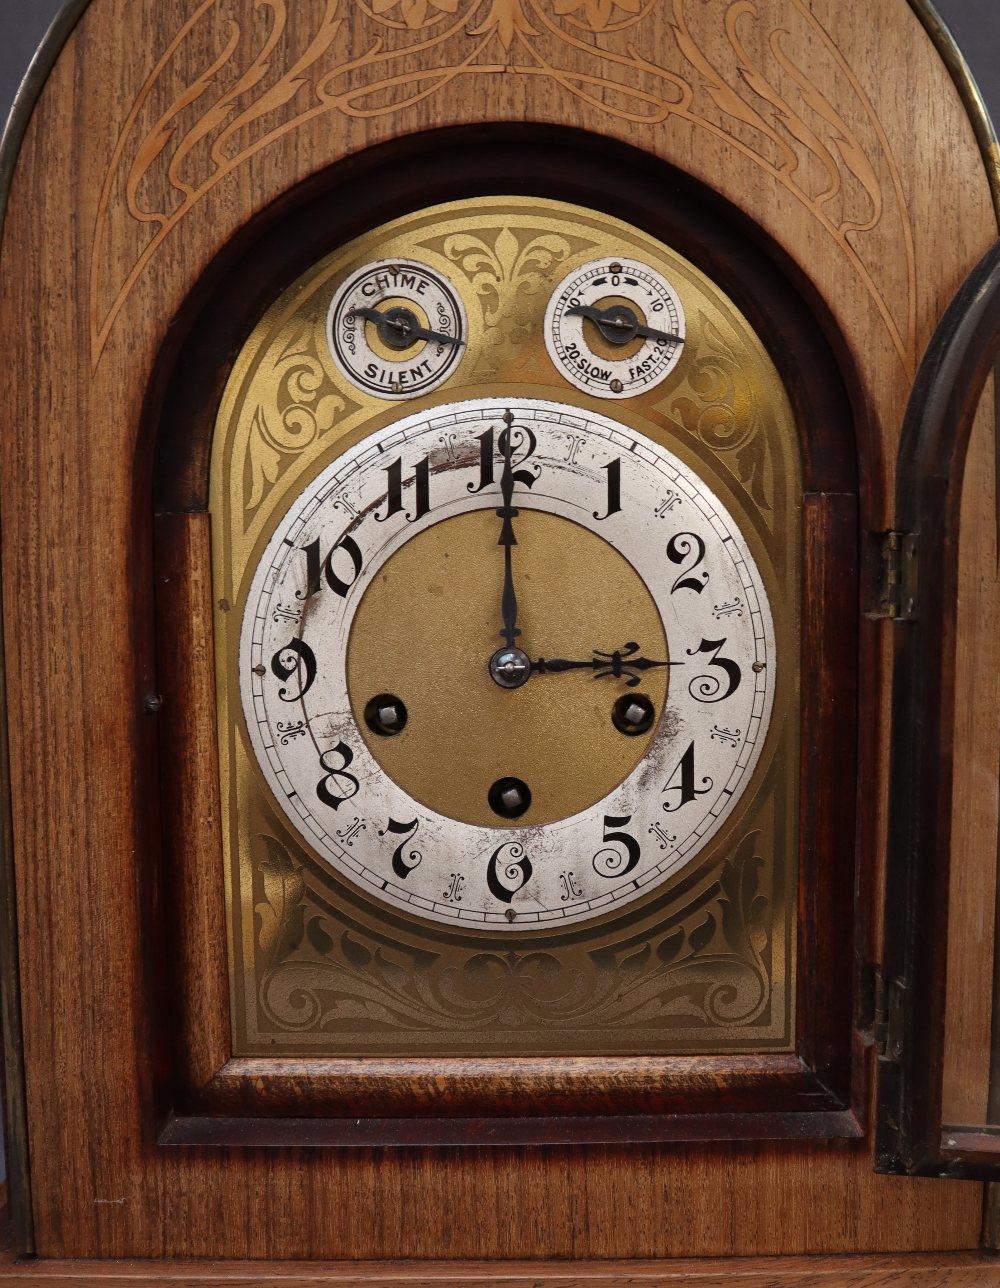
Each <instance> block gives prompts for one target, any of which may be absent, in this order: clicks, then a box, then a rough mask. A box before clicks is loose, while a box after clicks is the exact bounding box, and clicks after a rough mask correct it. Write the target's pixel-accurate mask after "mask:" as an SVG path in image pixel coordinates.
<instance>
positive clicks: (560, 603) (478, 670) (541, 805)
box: [239, 399, 776, 932]
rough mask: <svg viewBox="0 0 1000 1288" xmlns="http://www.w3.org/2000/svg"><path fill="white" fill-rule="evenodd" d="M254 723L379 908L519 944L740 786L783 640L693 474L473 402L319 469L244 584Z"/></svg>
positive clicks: (291, 815)
mask: <svg viewBox="0 0 1000 1288" xmlns="http://www.w3.org/2000/svg"><path fill="white" fill-rule="evenodd" d="M244 603H245V606H244V611H243V625H242V632H241V642H240V650H239V673H240V685H241V694H242V707H243V714H244V719H245V732H246V736H247V738H248V740H249V745H250V747H251V749H252V753H253V756H254V759H255V761H256V763H257V765H258V768H259V770H260V773H261V774H262V776H263V779H264V781H265V782H266V784H267V787H268V788H269V790H270V792H271V794H272V796H273V798H274V800H275V801H276V803H277V805H278V807H279V809H280V810H281V811H282V812H283V814H284V815H285V816H286V818H287V819H288V820H289V821H290V823H291V824H292V826H293V827H294V828H295V829H296V830H297V832H298V833H299V835H300V836H301V837H302V839H303V840H304V841H305V842H306V843H307V844H308V845H309V846H310V847H311V848H312V849H313V851H314V852H315V853H317V854H318V855H319V856H320V857H321V858H322V859H323V860H325V861H326V862H327V863H329V864H330V865H331V866H332V867H333V868H334V869H335V870H336V871H337V872H338V873H339V874H340V875H341V876H342V877H343V878H345V879H346V880H347V881H349V882H351V883H353V884H354V885H355V886H357V887H359V888H360V889H362V890H364V891H365V892H366V893H367V894H368V896H369V897H371V898H373V899H374V900H376V901H378V902H382V903H386V904H389V905H391V906H392V907H394V908H395V909H397V910H405V911H406V912H408V913H410V914H412V915H414V916H416V917H418V918H422V919H426V920H429V921H434V922H439V923H441V922H445V923H451V924H461V925H463V926H465V927H468V928H476V927H479V928H483V929H490V930H493V931H506V930H516V931H520V932H524V931H531V930H540V929H545V928H548V929H551V928H552V926H553V925H554V924H555V925H567V924H573V923H580V922H583V921H586V920H588V919H591V918H596V917H602V916H605V915H607V914H608V913H610V912H614V911H615V910H617V909H618V908H622V907H626V906H628V905H630V904H632V903H633V902H634V901H635V900H637V899H641V898H643V897H645V896H646V895H648V894H650V893H651V892H653V891H655V890H656V889H657V887H658V886H659V885H661V884H662V883H663V882H664V881H665V880H666V879H667V878H668V877H670V876H671V875H672V874H673V873H676V872H677V871H678V870H680V869H681V868H683V867H685V866H686V865H688V864H690V863H691V862H692V861H693V860H694V859H695V857H696V856H697V855H698V854H699V853H700V852H701V851H702V850H703V848H704V847H705V846H706V845H707V844H708V843H709V842H710V841H711V840H712V838H713V837H714V836H716V835H717V834H718V832H719V830H720V828H722V827H723V826H724V825H725V823H726V820H727V819H728V818H729V817H730V816H731V815H732V813H733V810H734V809H735V807H736V805H737V802H738V801H739V800H740V797H741V796H742V795H743V793H744V792H745V791H746V789H747V787H748V785H749V783H750V781H751V778H752V777H753V773H754V768H755V766H756V764H757V762H758V759H759V756H760V753H761V748H762V746H763V743H764V739H765V735H766V733H767V728H768V722H769V719H770V713H771V709H772V704H773V700H774V691H775V687H774V686H775V671H776V659H775V641H774V628H773V624H772V618H771V611H770V607H769V601H768V595H767V591H766V588H765V583H764V577H763V576H762V573H761V571H760V569H759V568H758V566H757V564H756V562H755V560H754V558H753V555H752V553H751V549H750V546H749V545H748V543H747V541H746V539H745V538H744V536H743V534H742V533H741V530H740V528H739V526H738V525H737V523H736V522H735V521H734V519H733V517H732V515H731V514H730V513H729V512H728V511H727V509H726V507H725V505H724V504H723V502H722V501H721V500H720V498H719V497H718V496H717V495H716V494H715V493H714V492H713V490H712V488H711V487H709V486H708V485H707V484H706V482H705V481H704V480H703V479H702V478H700V477H699V476H698V475H697V474H696V473H695V472H694V471H693V470H692V469H691V468H690V467H688V466H687V465H685V464H684V463H683V462H682V461H681V460H680V459H678V458H677V457H676V456H674V455H673V454H672V453H671V452H669V451H668V450H666V449H665V448H664V447H662V446H660V445H659V444H657V443H655V442H654V441H653V440H652V439H650V438H647V437H645V436H644V435H642V434H640V433H637V432H636V431H634V430H632V429H630V428H628V427H626V426H624V425H622V424H620V423H618V422H616V421H615V420H612V419H611V418H609V417H607V416H604V415H601V414H599V413H597V412H593V411H588V410H581V409H579V408H575V407H567V406H564V405H562V404H559V403H555V402H550V401H546V400H541V399H531V400H527V399H509V400H505V401H498V400H495V399H490V400H486V399H480V400H475V401H469V402H462V403H453V404H446V405H444V406H439V407H437V408H434V409H432V410H425V411H420V412H417V413H415V414H413V415H410V416H408V417H405V418H404V419H402V420H400V421H398V422H396V423H395V424H394V425H392V426H391V427H389V428H388V429H385V430H382V431H380V432H378V433H375V434H372V435H370V436H369V437H367V438H365V439H363V440H362V441H360V442H359V443H357V444H356V445H355V446H353V447H351V448H350V449H349V450H347V451H346V452H345V453H344V454H343V455H341V456H340V457H338V458H337V459H336V460H334V461H333V462H332V463H331V464H330V465H328V466H327V467H326V468H325V469H324V470H323V471H322V472H321V473H319V474H318V475H317V476H316V477H315V478H314V479H313V481H312V482H310V483H309V484H308V485H307V486H306V487H305V488H303V489H302V491H301V492H300V493H299V495H298V496H297V497H296V498H295V499H294V500H293V501H292V503H291V505H290V506H288V508H287V510H286V511H285V512H284V514H282V515H281V516H280V518H279V519H278V521H277V524H276V526H275V528H274V530H273V533H272V536H271V538H270V540H269V541H268V543H267V545H266V548H265V549H264V552H263V554H262V556H261V558H260V560H259V562H258V563H257V565H256V568H255V569H254V570H253V572H252V575H251V577H250V579H249V585H248V588H247V591H246V596H245V601H244Z"/></svg>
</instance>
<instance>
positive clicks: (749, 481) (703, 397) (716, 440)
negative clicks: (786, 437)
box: [668, 314, 771, 510]
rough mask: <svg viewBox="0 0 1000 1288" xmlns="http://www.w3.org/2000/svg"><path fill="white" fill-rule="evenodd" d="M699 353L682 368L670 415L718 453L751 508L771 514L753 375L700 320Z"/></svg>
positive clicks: (764, 438)
mask: <svg viewBox="0 0 1000 1288" xmlns="http://www.w3.org/2000/svg"><path fill="white" fill-rule="evenodd" d="M699 326H700V329H701V335H702V338H703V339H702V349H701V350H700V351H699V352H698V353H697V354H696V355H694V356H693V357H692V358H691V359H690V360H689V361H688V362H687V363H686V365H685V367H684V375H685V381H684V383H683V384H682V385H681V386H680V387H679V389H678V390H677V391H676V392H675V393H674V395H673V396H672V397H671V399H670V402H669V404H668V406H669V411H670V414H671V415H672V416H673V417H674V418H675V419H677V420H678V421H680V423H681V424H682V425H683V426H684V428H685V429H686V430H687V432H688V433H689V434H693V435H695V436H696V437H697V438H700V439H701V441H702V442H703V443H704V444H705V445H706V446H707V447H710V448H711V449H712V450H713V451H715V452H719V453H720V454H721V456H722V459H723V460H726V459H727V457H729V454H730V453H731V454H732V458H731V462H728V463H730V467H731V468H732V470H733V473H734V474H735V475H736V477H737V478H738V479H739V480H740V482H741V483H742V484H743V486H744V487H745V488H746V490H747V492H748V493H749V494H750V496H751V497H752V498H753V501H754V503H755V504H756V505H757V506H758V507H760V509H762V510H770V508H771V502H770V496H769V486H768V483H769V478H768V476H769V471H770V468H771V466H770V459H769V458H770V452H769V445H768V442H767V434H766V431H765V428H764V418H763V415H762V413H761V407H760V401H759V399H758V396H757V391H756V390H755V388H754V383H753V381H754V371H753V368H752V367H751V366H749V365H748V364H747V363H746V361H745V360H741V358H740V355H739V354H738V353H737V352H736V351H735V350H734V349H733V347H732V345H730V344H729V343H728V342H727V341H726V339H725V337H724V336H723V335H722V332H721V331H720V330H719V328H718V327H717V326H716V325H715V323H714V322H712V321H711V320H710V319H709V318H707V317H706V316H705V315H704V314H700V315H699Z"/></svg>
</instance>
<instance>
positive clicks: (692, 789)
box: [663, 742, 712, 814]
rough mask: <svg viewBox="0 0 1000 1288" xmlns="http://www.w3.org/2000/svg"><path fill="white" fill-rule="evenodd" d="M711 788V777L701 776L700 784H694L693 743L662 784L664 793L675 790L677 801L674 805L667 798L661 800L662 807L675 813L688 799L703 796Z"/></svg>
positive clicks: (691, 799)
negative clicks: (677, 780) (697, 785)
mask: <svg viewBox="0 0 1000 1288" xmlns="http://www.w3.org/2000/svg"><path fill="white" fill-rule="evenodd" d="M678 777H679V778H680V782H674V779H675V778H678ZM711 790H712V780H711V778H703V779H702V780H701V786H700V787H696V786H695V772H694V743H693V742H692V743H691V745H690V746H689V747H688V749H687V751H686V752H685V753H684V755H683V756H681V759H680V763H679V764H678V766H677V768H676V769H675V770H674V772H673V773H672V774H671V775H670V777H669V778H668V779H667V781H666V782H665V783H664V785H663V791H664V793H667V794H669V793H672V792H677V794H678V797H679V799H678V801H677V804H676V805H671V804H670V803H669V800H666V801H664V802H663V808H664V809H665V810H666V812H667V813H668V814H675V813H676V812H677V811H678V810H679V809H682V808H683V806H685V805H686V804H687V803H688V801H693V800H694V799H695V797H696V796H704V795H705V793H706V792H710V791H711Z"/></svg>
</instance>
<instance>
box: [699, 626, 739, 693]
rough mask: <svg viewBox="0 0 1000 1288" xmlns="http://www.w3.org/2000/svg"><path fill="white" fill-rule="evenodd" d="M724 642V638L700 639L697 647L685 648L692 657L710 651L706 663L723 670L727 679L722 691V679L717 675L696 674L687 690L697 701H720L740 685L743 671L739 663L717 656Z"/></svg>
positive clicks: (729, 658)
mask: <svg viewBox="0 0 1000 1288" xmlns="http://www.w3.org/2000/svg"><path fill="white" fill-rule="evenodd" d="M725 642H726V641H725V640H702V641H701V643H700V644H699V645H698V647H697V648H689V649H688V650H687V655H688V657H694V656H695V655H696V654H698V653H711V655H712V660H711V661H710V662H709V664H708V665H709V666H717V667H718V668H719V670H721V671H724V672H725V674H726V678H727V680H728V681H729V683H728V684H727V686H726V689H725V691H723V688H722V681H721V679H719V677H718V676H717V675H707V674H706V675H696V676H695V677H694V679H693V680H692V681H691V683H690V684H689V685H688V692H689V693H690V694H691V696H692V698H694V699H695V701H697V702H721V701H722V700H723V699H724V698H728V697H729V696H730V694H732V693H735V692H736V690H737V689H738V688H739V687H740V680H741V679H742V678H743V672H742V671H741V670H740V665H739V663H738V662H734V661H733V659H732V658H731V657H719V650H720V649H721V648H722V647H723V646H724V644H725Z"/></svg>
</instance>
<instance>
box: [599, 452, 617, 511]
mask: <svg viewBox="0 0 1000 1288" xmlns="http://www.w3.org/2000/svg"><path fill="white" fill-rule="evenodd" d="M604 468H605V469H606V470H607V471H608V512H607V514H598V513H597V511H596V510H595V511H594V518H595V519H609V518H610V517H611V515H613V514H617V513H618V512H619V511H620V510H621V508H622V458H621V457H620V456H616V457H615V459H614V460H613V461H608V463H607V465H605V467H604Z"/></svg>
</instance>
